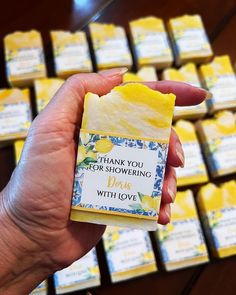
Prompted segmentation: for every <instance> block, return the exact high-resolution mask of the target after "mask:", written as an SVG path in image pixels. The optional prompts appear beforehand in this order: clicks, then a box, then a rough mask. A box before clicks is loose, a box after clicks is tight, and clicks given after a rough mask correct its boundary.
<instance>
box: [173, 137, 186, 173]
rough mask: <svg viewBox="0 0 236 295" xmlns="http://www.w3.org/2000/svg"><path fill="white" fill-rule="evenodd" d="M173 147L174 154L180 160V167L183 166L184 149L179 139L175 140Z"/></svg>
mask: <svg viewBox="0 0 236 295" xmlns="http://www.w3.org/2000/svg"><path fill="white" fill-rule="evenodd" d="M175 149H176V154H177V156H178V158H179V160H180V162H181V165H180V167H181V168H183V167H184V151H183V148H182V145H181V143H180V142H179V141H177V143H176V146H175Z"/></svg>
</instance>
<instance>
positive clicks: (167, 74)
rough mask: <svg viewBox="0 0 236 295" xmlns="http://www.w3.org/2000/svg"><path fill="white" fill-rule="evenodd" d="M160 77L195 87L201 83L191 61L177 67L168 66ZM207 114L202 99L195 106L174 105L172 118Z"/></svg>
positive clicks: (188, 117) (196, 116)
mask: <svg viewBox="0 0 236 295" xmlns="http://www.w3.org/2000/svg"><path fill="white" fill-rule="evenodd" d="M162 77H163V79H164V80H171V81H178V82H185V83H189V84H190V85H192V86H195V87H201V83H200V80H199V77H198V73H197V68H196V65H195V64H193V63H187V64H186V65H184V66H182V67H181V68H179V69H175V68H169V69H166V70H164V71H163V74H162ZM206 114H207V105H206V102H205V101H203V102H202V103H200V104H199V105H196V106H186V107H183V106H181V107H178V106H176V107H175V112H174V119H179V118H185V119H196V118H201V117H203V116H204V115H206Z"/></svg>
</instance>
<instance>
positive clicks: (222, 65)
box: [200, 55, 236, 113]
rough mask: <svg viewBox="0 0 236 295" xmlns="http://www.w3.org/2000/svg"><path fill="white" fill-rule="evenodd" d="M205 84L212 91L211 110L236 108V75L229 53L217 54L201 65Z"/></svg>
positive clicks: (208, 101)
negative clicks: (211, 59)
mask: <svg viewBox="0 0 236 295" xmlns="http://www.w3.org/2000/svg"><path fill="white" fill-rule="evenodd" d="M200 74H201V78H202V81H203V83H204V86H205V87H206V88H207V89H208V90H209V91H210V92H211V93H212V97H211V98H210V99H208V100H207V104H208V106H209V109H210V112H211V113H213V112H215V111H217V110H222V109H236V77H235V73H234V70H233V66H232V64H231V61H230V57H229V56H228V55H222V56H216V57H215V58H214V59H213V61H212V62H211V63H209V64H206V65H202V66H201V67H200Z"/></svg>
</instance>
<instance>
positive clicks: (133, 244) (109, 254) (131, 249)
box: [103, 226, 157, 283]
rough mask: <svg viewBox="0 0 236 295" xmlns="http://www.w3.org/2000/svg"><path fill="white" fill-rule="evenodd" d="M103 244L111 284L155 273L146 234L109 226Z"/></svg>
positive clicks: (136, 230)
mask: <svg viewBox="0 0 236 295" xmlns="http://www.w3.org/2000/svg"><path fill="white" fill-rule="evenodd" d="M103 243H104V248H105V253H106V258H107V263H108V268H109V272H110V276H111V281H112V282H113V283H115V282H120V281H124V280H128V279H132V278H136V277H138V276H141V275H146V274H149V273H152V272H155V271H157V266H156V261H155V256H154V252H153V249H152V244H151V240H150V237H149V234H148V232H146V231H143V230H139V229H128V228H121V227H112V226H111V227H107V229H106V231H105V233H104V235H103Z"/></svg>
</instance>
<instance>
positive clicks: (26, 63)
mask: <svg viewBox="0 0 236 295" xmlns="http://www.w3.org/2000/svg"><path fill="white" fill-rule="evenodd" d="M4 46H5V60H6V67H7V79H8V82H9V83H10V84H11V85H12V86H15V87H25V86H31V85H32V84H33V80H34V79H38V78H44V77H46V75H47V73H46V65H45V60H44V52H43V43H42V38H41V34H40V33H39V32H38V31H35V30H32V31H28V32H15V33H12V34H9V35H7V36H6V37H5V38H4Z"/></svg>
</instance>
